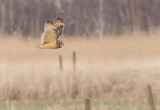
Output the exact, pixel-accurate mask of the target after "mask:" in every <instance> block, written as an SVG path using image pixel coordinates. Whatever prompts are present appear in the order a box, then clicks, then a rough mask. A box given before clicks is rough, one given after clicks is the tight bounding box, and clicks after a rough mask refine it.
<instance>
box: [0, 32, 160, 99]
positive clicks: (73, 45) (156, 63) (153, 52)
mask: <svg viewBox="0 0 160 110" xmlns="http://www.w3.org/2000/svg"><path fill="white" fill-rule="evenodd" d="M39 42H40V41H39V39H33V38H28V39H23V38H21V37H19V38H18V37H17V36H16V37H15V38H14V37H13V36H10V37H6V38H2V39H1V40H0V47H1V48H0V53H1V54H0V99H1V100H6V99H71V98H78V99H79V98H86V97H91V98H95V99H96V98H101V99H104V98H106V99H109V98H111V99H112V98H122V97H123V98H130V97H133V98H135V97H143V96H145V93H144V90H145V86H146V85H148V84H149V85H152V86H153V90H154V93H156V95H157V97H158V96H160V95H159V93H158V91H159V90H160V89H159V88H160V85H159V78H160V74H159V72H160V68H159V67H160V48H159V47H160V38H159V37H158V36H148V37H145V36H144V35H139V36H122V37H114V36H112V37H110V36H108V37H107V36H106V39H103V40H98V39H82V38H75V39H73V38H72V39H64V43H65V45H64V47H63V48H62V49H57V50H56V49H55V50H53V49H44V50H42V49H37V48H34V46H35V45H37V44H39ZM74 50H75V51H76V54H77V67H76V68H77V69H76V73H74V72H73V66H72V52H73V51H74ZM59 55H61V56H62V58H63V71H60V70H59V62H58V61H59V60H58V58H59Z"/></svg>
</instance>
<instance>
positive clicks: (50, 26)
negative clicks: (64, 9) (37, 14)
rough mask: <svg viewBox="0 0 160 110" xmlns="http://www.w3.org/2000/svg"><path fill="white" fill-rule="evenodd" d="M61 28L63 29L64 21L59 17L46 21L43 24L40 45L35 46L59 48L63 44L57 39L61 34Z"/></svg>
mask: <svg viewBox="0 0 160 110" xmlns="http://www.w3.org/2000/svg"><path fill="white" fill-rule="evenodd" d="M63 29H64V22H63V19H62V18H61V17H57V18H56V19H55V20H54V21H53V22H52V21H46V22H45V25H44V32H43V34H42V37H41V40H42V45H39V46H37V47H39V48H41V49H43V48H49V49H56V48H61V47H62V46H63V45H64V44H63V42H62V41H61V40H58V38H59V36H60V35H61V34H62V32H63Z"/></svg>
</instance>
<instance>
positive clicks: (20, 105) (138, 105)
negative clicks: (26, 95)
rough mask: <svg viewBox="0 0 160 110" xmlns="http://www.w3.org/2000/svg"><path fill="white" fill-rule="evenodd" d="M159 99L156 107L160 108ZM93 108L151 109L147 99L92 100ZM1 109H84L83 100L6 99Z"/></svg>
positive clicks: (101, 109)
mask: <svg viewBox="0 0 160 110" xmlns="http://www.w3.org/2000/svg"><path fill="white" fill-rule="evenodd" d="M159 105H160V102H159V100H157V101H156V108H157V109H159V108H160V106H159ZM91 109H92V110H150V107H149V105H148V103H147V102H146V100H142V99H139V100H132V99H130V100H102V101H97V100H93V101H91ZM0 110H84V102H83V100H72V101H71V100H70V101H5V102H0Z"/></svg>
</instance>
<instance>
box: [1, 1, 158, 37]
mask: <svg viewBox="0 0 160 110" xmlns="http://www.w3.org/2000/svg"><path fill="white" fill-rule="evenodd" d="M159 11H160V0H0V34H4V33H7V34H12V33H14V32H18V33H20V34H22V35H24V36H28V35H34V36H36V35H39V33H41V32H42V31H43V26H44V22H45V21H46V20H53V19H54V18H55V17H56V16H62V17H63V18H64V21H65V31H64V33H65V34H66V35H77V36H82V35H83V36H102V35H105V34H109V35H110V34H124V33H129V34H132V33H133V32H136V31H143V32H146V33H149V32H150V31H151V30H152V29H157V28H158V27H159V25H160V13H159Z"/></svg>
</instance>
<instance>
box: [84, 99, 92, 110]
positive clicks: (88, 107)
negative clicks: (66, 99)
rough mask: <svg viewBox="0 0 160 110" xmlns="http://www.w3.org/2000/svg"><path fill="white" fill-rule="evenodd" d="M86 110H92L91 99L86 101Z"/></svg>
mask: <svg viewBox="0 0 160 110" xmlns="http://www.w3.org/2000/svg"><path fill="white" fill-rule="evenodd" d="M84 101H85V110H91V107H90V100H89V99H85V100H84Z"/></svg>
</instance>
